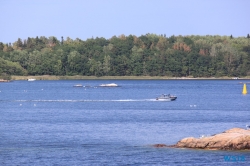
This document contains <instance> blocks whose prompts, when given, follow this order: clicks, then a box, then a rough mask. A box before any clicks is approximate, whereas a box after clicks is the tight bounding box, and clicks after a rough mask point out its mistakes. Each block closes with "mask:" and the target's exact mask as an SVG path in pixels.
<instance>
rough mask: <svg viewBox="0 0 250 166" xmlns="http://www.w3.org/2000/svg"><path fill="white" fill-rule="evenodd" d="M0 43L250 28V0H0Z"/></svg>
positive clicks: (213, 32)
mask: <svg viewBox="0 0 250 166" xmlns="http://www.w3.org/2000/svg"><path fill="white" fill-rule="evenodd" d="M0 20H1V23H0V42H3V43H9V42H11V43H12V42H15V41H17V39H18V38H21V39H27V38H28V37H36V36H38V37H40V36H45V37H50V36H55V37H57V38H58V39H59V40H60V39H61V36H63V37H64V39H66V37H70V38H71V39H76V38H80V39H82V40H86V39H87V38H91V37H94V38H95V37H104V38H106V39H109V38H111V37H112V36H115V35H116V36H119V35H121V34H124V35H126V36H127V35H130V34H132V35H136V36H140V35H144V34H146V33H154V34H166V36H167V37H169V36H171V35H183V36H185V35H223V36H224V35H227V36H229V35H231V34H232V35H233V36H234V37H238V36H247V34H248V33H250V0H1V2H0Z"/></svg>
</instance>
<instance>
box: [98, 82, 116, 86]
mask: <svg viewBox="0 0 250 166" xmlns="http://www.w3.org/2000/svg"><path fill="white" fill-rule="evenodd" d="M99 86H101V87H117V86H118V85H117V84H115V83H111V84H101V85H99Z"/></svg>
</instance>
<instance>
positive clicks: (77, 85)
mask: <svg viewBox="0 0 250 166" xmlns="http://www.w3.org/2000/svg"><path fill="white" fill-rule="evenodd" d="M73 87H83V86H82V85H81V84H76V85H74V86H73Z"/></svg>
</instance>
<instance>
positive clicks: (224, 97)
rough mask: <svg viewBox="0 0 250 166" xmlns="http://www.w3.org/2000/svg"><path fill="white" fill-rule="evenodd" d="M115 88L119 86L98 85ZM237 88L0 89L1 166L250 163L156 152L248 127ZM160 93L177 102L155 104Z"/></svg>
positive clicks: (222, 84)
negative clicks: (190, 139) (186, 140)
mask: <svg viewBox="0 0 250 166" xmlns="http://www.w3.org/2000/svg"><path fill="white" fill-rule="evenodd" d="M244 81H245V82H247V80H241V82H244ZM113 82H114V83H117V84H118V85H120V87H115V88H107V87H106V88H103V87H98V85H100V84H102V83H113ZM239 82H240V81H239V80H139V81H138V80H112V81H109V80H67V81H34V82H28V81H13V82H10V83H0V165H190V166H191V165H235V164H237V165H250V152H247V151H207V150H190V149H172V148H153V147H152V146H151V145H153V144H158V143H163V144H168V145H171V144H175V143H176V142H178V141H179V140H180V139H182V138H185V137H190V136H193V137H199V136H200V135H212V134H216V133H219V132H223V131H225V130H228V129H230V128H233V127H240V128H245V126H246V124H250V95H249V94H248V95H242V93H241V92H242V87H243V84H240V83H239ZM75 84H82V85H83V86H86V85H88V86H90V87H82V88H79V87H73V85H75ZM162 93H166V94H168V93H170V94H174V95H176V96H177V97H178V98H177V100H176V101H172V102H162V101H156V100H155V98H156V97H157V96H159V95H161V94H162ZM225 155H232V156H245V161H242V162H237V163H235V162H226V161H224V156H225Z"/></svg>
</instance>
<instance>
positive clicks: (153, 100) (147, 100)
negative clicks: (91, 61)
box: [0, 99, 160, 102]
mask: <svg viewBox="0 0 250 166" xmlns="http://www.w3.org/2000/svg"><path fill="white" fill-rule="evenodd" d="M0 102H160V100H156V99H136V100H135V99H121V100H0Z"/></svg>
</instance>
